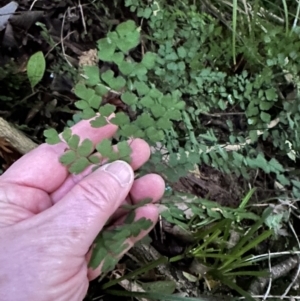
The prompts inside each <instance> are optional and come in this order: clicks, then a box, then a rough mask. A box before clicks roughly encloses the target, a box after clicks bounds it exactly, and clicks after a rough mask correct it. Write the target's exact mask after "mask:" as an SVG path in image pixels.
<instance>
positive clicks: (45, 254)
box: [0, 121, 164, 301]
mask: <svg viewBox="0 0 300 301" xmlns="http://www.w3.org/2000/svg"><path fill="white" fill-rule="evenodd" d="M116 130H117V128H116V126H114V125H111V124H109V125H106V126H104V127H102V128H100V129H95V128H91V127H90V124H89V122H88V121H82V122H80V123H78V124H77V125H75V126H74V127H73V129H72V131H73V133H74V134H78V135H79V136H80V137H81V138H82V140H83V139H85V138H88V139H91V140H92V141H93V143H94V144H97V143H98V142H100V141H101V140H102V139H104V138H110V137H112V136H113V135H114V133H115V132H116ZM130 145H131V148H132V160H131V161H132V162H131V164H130V166H129V165H128V164H127V163H123V162H120V161H118V162H115V163H112V165H110V168H107V166H106V169H105V168H100V169H98V170H96V171H95V172H93V173H92V172H91V169H87V170H86V171H84V172H83V173H82V174H79V175H76V176H74V175H70V174H68V172H67V169H66V168H65V167H64V166H62V165H61V164H60V163H59V161H58V158H59V156H60V155H61V154H62V153H63V152H64V149H65V148H66V145H65V144H64V143H60V144H57V145H54V146H50V145H47V144H43V145H41V146H39V147H38V148H36V149H35V150H33V151H31V152H30V153H28V154H26V155H25V156H23V157H22V158H21V159H20V160H18V161H17V162H16V163H15V164H13V165H12V166H11V167H10V168H9V169H8V170H7V171H6V172H5V173H4V174H3V175H2V176H1V177H0V246H1V248H0V267H1V269H0V300H6V301H10V300H14V301H18V300H22V301H23V300H30V301H35V300H37V301H44V300H47V301H48V300H49V301H50V300H51V301H53V300H56V301H59V300H61V301H64V300H66V301H72V300H82V299H83V298H84V296H85V294H86V292H87V289H88V284H89V281H90V280H92V279H94V278H95V277H97V276H98V275H100V273H101V269H100V267H98V268H97V269H96V270H90V269H89V268H88V260H89V258H90V255H91V253H90V251H89V250H90V247H91V245H92V243H93V241H94V239H95V237H96V236H97V234H98V233H99V232H100V230H101V229H102V227H103V226H104V225H105V224H106V222H107V221H108V220H109V219H110V220H113V221H114V224H120V223H121V222H122V219H124V214H125V212H123V211H122V210H121V209H120V208H119V207H120V206H121V205H122V204H124V203H125V202H126V203H129V202H130V203H132V204H136V203H137V202H139V200H142V199H144V198H151V199H152V200H153V203H155V202H157V201H158V200H159V199H160V198H161V197H162V195H163V191H164V182H163V180H162V178H161V177H159V176H158V175H155V174H149V175H146V176H144V177H142V178H139V179H137V180H134V174H133V171H134V170H136V169H138V168H139V167H141V166H142V165H143V164H144V163H145V162H146V161H147V160H148V159H149V156H150V149H149V146H148V145H147V143H146V142H145V141H143V140H141V139H135V140H133V141H132V142H131V144H130ZM109 169H112V171H109ZM117 174H119V175H121V176H122V177H123V178H124V180H126V181H125V182H126V184H122V185H121V184H120V183H119V182H118V180H117ZM140 217H146V218H148V219H151V220H152V221H153V223H155V222H156V221H157V217H158V212H157V208H156V206H155V205H154V204H148V205H145V206H143V207H140V208H139V209H137V211H136V218H137V219H138V218H140ZM146 234H147V232H146V231H144V232H142V233H141V234H140V235H139V237H136V238H131V239H129V241H128V243H129V245H130V246H132V245H133V244H134V243H135V242H136V241H137V240H139V239H141V238H142V237H144V236H145V235H146ZM120 256H121V255H120Z"/></svg>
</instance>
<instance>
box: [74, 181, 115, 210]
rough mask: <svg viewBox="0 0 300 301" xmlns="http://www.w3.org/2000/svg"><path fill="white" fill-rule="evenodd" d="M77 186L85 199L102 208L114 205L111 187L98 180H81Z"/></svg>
mask: <svg viewBox="0 0 300 301" xmlns="http://www.w3.org/2000/svg"><path fill="white" fill-rule="evenodd" d="M77 187H78V189H79V191H80V194H81V195H82V198H83V199H84V201H87V202H90V203H92V204H93V205H96V206H97V207H99V208H100V209H102V210H105V209H107V208H108V207H109V206H112V202H113V196H112V193H111V187H107V186H105V185H104V184H103V183H99V182H98V181H90V180H88V181H85V180H83V181H80V182H79V183H78V184H77Z"/></svg>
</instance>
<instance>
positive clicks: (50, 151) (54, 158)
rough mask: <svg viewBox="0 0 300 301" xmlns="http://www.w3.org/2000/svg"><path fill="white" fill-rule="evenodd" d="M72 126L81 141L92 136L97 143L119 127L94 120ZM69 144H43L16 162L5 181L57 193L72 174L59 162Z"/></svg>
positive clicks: (4, 175) (2, 177) (6, 174)
mask: <svg viewBox="0 0 300 301" xmlns="http://www.w3.org/2000/svg"><path fill="white" fill-rule="evenodd" d="M71 129H72V133H73V134H76V135H78V136H79V137H80V139H81V140H84V139H90V140H91V141H92V142H93V144H94V145H96V144H97V143H99V142H100V141H101V140H103V139H106V138H111V137H112V136H113V135H114V134H115V133H116V131H117V126H116V125H113V124H107V125H105V126H103V127H101V128H93V127H92V126H91V124H90V120H82V121H80V122H79V123H77V124H76V125H74V126H73V127H72V128H71ZM66 147H67V145H66V143H64V142H60V143H58V144H56V145H49V144H46V143H44V144H41V145H40V146H38V147H37V148H36V149H34V150H32V151H31V152H29V153H28V154H26V155H25V156H23V157H22V158H20V159H19V160H18V161H16V162H15V163H14V164H13V165H12V166H11V167H10V168H9V169H8V170H7V171H6V172H5V173H4V174H3V175H2V176H1V180H2V181H7V182H10V183H14V184H18V185H24V186H29V187H34V188H37V189H41V190H44V191H46V192H48V193H51V192H53V191H54V190H56V189H57V188H58V187H59V186H60V185H61V184H62V183H63V182H64V181H65V179H66V178H67V176H68V174H69V173H68V170H67V168H66V167H65V166H63V165H62V164H61V163H60V162H59V157H60V156H61V155H62V154H63V153H64V150H65V148H66Z"/></svg>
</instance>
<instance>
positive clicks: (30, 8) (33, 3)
mask: <svg viewBox="0 0 300 301" xmlns="http://www.w3.org/2000/svg"><path fill="white" fill-rule="evenodd" d="M37 1H38V0H34V1H33V2H32V4H31V5H30V7H29V10H32V9H33V7H34V5H35V3H36V2H37Z"/></svg>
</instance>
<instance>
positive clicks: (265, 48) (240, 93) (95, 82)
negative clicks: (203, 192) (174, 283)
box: [45, 0, 300, 291]
mask: <svg viewBox="0 0 300 301" xmlns="http://www.w3.org/2000/svg"><path fill="white" fill-rule="evenodd" d="M190 2H191V1H187V0H184V1H180V2H176V3H173V4H170V3H167V2H166V1H163V0H162V1H153V2H146V1H140V0H126V1H125V6H126V7H127V8H128V9H129V11H130V12H135V13H136V15H137V17H138V18H140V19H139V20H141V22H140V23H139V26H138V25H137V24H136V23H135V22H134V21H132V20H129V21H126V22H123V23H120V24H119V25H118V26H116V28H114V30H111V31H109V32H108V33H107V35H106V36H105V37H103V38H102V39H100V40H99V41H98V43H97V47H98V58H99V61H100V65H103V64H105V65H106V66H108V68H105V70H106V71H102V70H101V71H100V69H99V67H98V66H85V67H83V68H82V69H81V70H80V74H79V76H78V79H77V84H76V85H75V87H74V92H75V94H76V96H77V97H78V101H76V102H75V106H76V107H77V109H78V113H77V114H75V115H74V116H73V120H71V121H69V123H68V125H70V126H71V125H72V124H74V123H76V122H78V121H79V120H82V119H90V118H93V120H92V121H91V126H92V127H102V126H104V125H106V124H107V123H108V120H109V122H110V123H112V124H115V125H117V126H118V131H117V135H116V137H115V138H116V145H115V146H114V147H113V145H112V142H111V141H109V140H104V141H102V142H101V143H99V144H98V145H97V146H96V148H95V149H94V148H93V146H92V144H91V142H90V141H88V140H85V141H81V142H80V137H78V136H76V135H73V134H72V132H71V130H70V129H65V131H64V132H63V134H62V136H59V135H58V133H57V132H56V131H55V130H54V129H50V130H46V131H45V136H46V138H47V140H46V141H47V142H48V143H51V144H55V143H58V142H59V141H62V140H63V141H65V142H66V143H67V145H68V149H67V150H66V151H65V153H64V154H63V155H62V157H61V158H60V161H61V163H62V164H64V165H66V166H67V167H68V169H69V171H70V172H71V173H80V172H81V171H82V170H84V169H85V168H87V167H88V166H90V165H96V166H100V165H101V164H103V163H104V162H109V161H114V160H116V159H122V160H125V161H127V162H129V160H130V147H129V145H128V142H127V141H128V140H129V139H134V138H143V139H145V140H146V141H147V142H148V143H149V144H150V146H152V150H153V153H152V156H151V159H150V160H149V162H148V163H147V164H146V165H145V166H144V167H143V168H142V169H141V171H140V174H143V173H147V172H149V171H151V172H156V173H159V174H161V175H162V176H163V177H164V178H165V179H166V181H168V182H172V181H177V180H178V179H179V178H180V177H182V176H185V175H186V174H187V173H188V171H190V170H192V169H194V167H195V165H197V164H201V163H205V164H207V165H209V166H211V167H213V168H216V169H219V170H220V171H222V172H224V173H234V174H236V175H237V176H242V177H243V178H245V179H247V180H249V179H250V177H251V172H252V171H258V172H262V173H264V174H267V175H268V176H269V177H272V178H274V181H276V182H277V183H279V184H280V185H281V186H282V187H283V188H285V189H286V190H285V191H286V194H289V195H292V197H295V198H297V197H298V198H299V196H300V192H299V191H300V188H299V187H300V184H299V183H300V181H299V174H298V172H299V171H298V169H297V168H296V167H295V161H296V160H299V150H300V140H299V134H298V124H299V120H300V114H299V110H298V108H299V103H300V102H299V101H300V100H299V97H296V98H295V99H292V101H291V100H288V99H286V98H285V97H283V95H282V93H281V86H282V85H285V84H290V83H292V84H294V85H295V86H296V88H297V89H298V87H297V85H298V84H297V83H298V81H299V76H298V70H299V63H298V61H299V60H298V56H299V55H298V54H297V53H296V52H295V47H297V46H299V39H298V35H299V28H294V30H293V31H292V32H289V34H287V30H285V31H283V30H282V27H281V26H280V25H274V24H273V23H272V22H270V21H269V20H265V19H264V18H261V17H259V16H258V15H257V14H255V16H254V18H253V20H251V21H252V23H251V24H252V28H251V30H249V32H248V25H249V23H247V22H242V23H241V24H242V25H241V24H240V23H239V22H240V21H243V19H242V18H241V17H240V16H239V15H238V14H237V6H238V5H239V3H238V2H237V1H234V7H233V9H232V8H230V9H231V11H230V12H231V14H232V16H233V20H232V21H233V24H230V26H229V27H230V29H232V30H233V31H231V30H227V29H224V26H222V25H221V24H220V22H219V20H217V19H216V18H213V17H212V16H211V15H208V14H206V13H204V12H203V10H202V7H200V4H199V3H195V2H194V3H190ZM254 9H255V10H257V7H255V8H254ZM285 12H286V9H285ZM285 16H286V14H285ZM245 24H246V25H247V26H246V27H247V31H245V28H244V27H245ZM225 25H228V24H225ZM231 25H232V28H231ZM225 27H226V26H225ZM227 27H228V26H227ZM262 28H263V29H262ZM285 29H286V28H285ZM243 30H244V31H245V32H246V33H245V32H244V31H243ZM258 41H259V42H258ZM239 56H241V57H242V58H243V60H244V61H245V62H246V63H247V65H249V66H250V67H247V68H244V69H243V70H242V71H236V70H235V69H234V68H235V67H236V64H234V65H233V63H238V57H239ZM232 62H233V63H232ZM233 67H234V68H233ZM233 69H234V71H233ZM286 75H289V77H290V78H292V80H291V81H290V82H289V83H287V80H286V77H287V76H286ZM110 96H113V98H118V99H120V100H121V102H122V107H121V110H120V108H117V107H116V106H115V105H113V104H110V103H106V100H107V99H109V97H110ZM231 116H233V117H231ZM205 118H206V120H207V118H209V121H210V122H211V121H214V120H215V119H218V120H217V121H218V123H215V124H218V125H220V124H221V125H222V127H220V126H208V123H205V122H204V121H203V120H204V119H205ZM237 120H238V122H237ZM211 124H213V122H211ZM265 142H266V143H267V145H269V147H270V149H271V150H272V152H274V155H273V153H272V152H271V153H267V152H266V151H265V149H264V148H263V147H262V145H264V143H265ZM275 153H276V155H275ZM286 170H289V173H287V172H286ZM279 193H281V192H278V193H277V192H275V194H279ZM170 197H172V200H173V201H174V202H175V203H174V202H173V203H172V202H169V203H167V204H166V206H167V208H168V210H166V211H165V212H164V213H163V216H164V217H165V218H166V219H167V220H169V221H170V222H172V223H175V224H178V225H180V226H181V227H183V228H185V229H189V230H193V231H197V230H199V229H201V227H202V226H204V225H206V226H211V224H212V223H217V225H218V227H220V226H222V227H225V226H226V227H227V228H228V229H232V227H236V226H237V224H238V223H239V222H240V221H243V220H244V219H248V220H250V221H251V222H254V226H252V227H250V228H249V232H248V234H247V235H246V237H247V239H248V240H249V243H247V242H246V241H245V240H243V239H242V240H241V241H240V243H239V246H240V248H241V249H240V250H237V249H235V248H233V249H232V250H230V251H228V254H227V255H228V256H227V255H226V256H225V255H224V256H223V257H222V253H220V252H222V250H225V245H224V244H225V242H227V241H228V238H229V230H228V229H227V230H226V231H224V232H220V231H218V227H216V228H214V227H210V230H208V232H205V233H206V236H203V235H202V234H201V233H202V232H199V233H198V234H199V235H198V236H197V237H198V243H199V245H197V246H195V247H194V249H193V250H191V253H190V254H191V255H192V256H195V257H197V256H198V257H199V258H202V257H204V255H205V256H211V258H216V259H217V260H216V262H217V263H216V264H215V265H214V266H213V267H212V271H214V272H213V273H214V275H217V276H218V277H219V278H220V279H221V278H222V279H223V280H224V283H225V281H226V279H227V278H226V277H227V276H228V277H229V276H232V277H233V276H234V275H238V273H240V271H238V269H239V268H241V267H243V266H244V264H245V263H246V261H245V260H246V258H247V257H246V252H247V251H249V250H250V249H251V248H252V247H254V246H255V245H257V244H258V243H259V242H261V241H263V240H264V239H267V238H268V237H269V236H270V235H271V231H265V232H263V233H262V234H257V230H258V229H259V228H260V227H261V226H262V219H261V218H259V217H258V216H257V215H256V214H253V213H251V212H249V211H248V210H246V208H245V206H244V205H241V206H240V207H239V208H237V209H230V208H226V207H222V206H219V205H217V204H216V203H214V202H210V201H208V200H203V199H199V198H197V197H194V196H189V195H186V194H185V195H184V196H183V195H180V194H176V195H172V196H170ZM182 197H184V198H185V203H186V202H187V204H188V206H187V208H186V209H187V211H189V213H191V212H192V215H188V216H187V215H186V212H184V211H182V209H181V208H179V207H178V204H179V203H180V202H182ZM166 200H168V195H166ZM169 200H170V199H169ZM176 202H177V203H176ZM245 202H246V201H245ZM245 202H242V204H244V203H245ZM263 218H267V216H266V215H264V216H263ZM267 220H269V221H270V217H268V219H267ZM137 222H138V221H137ZM147 226H149V225H148V221H141V226H140V227H141V228H143V229H145V228H146V227H147ZM127 228H128V229H127ZM136 229H138V225H137V224H135V223H134V224H133V228H132V229H129V226H128V225H124V228H122V229H116V231H112V232H110V233H108V232H106V231H107V230H105V232H103V233H100V234H99V236H98V238H97V240H96V241H95V248H94V253H93V255H92V258H93V259H94V260H95V262H94V264H95V266H96V264H98V263H99V262H100V261H101V260H103V259H104V258H105V260H107V261H106V262H105V264H104V267H105V270H106V269H107V270H109V269H111V268H112V266H113V265H114V264H115V258H116V254H115V253H114V252H112V250H111V249H109V247H108V246H107V245H106V244H105V239H108V240H109V241H110V242H111V244H112V245H114V244H115V243H116V241H118V244H117V245H116V248H115V250H117V251H120V252H121V251H122V250H124V242H125V240H126V239H127V238H128V237H129V236H130V235H134V234H135V232H134V231H136ZM199 231H200V230H199ZM201 231H202V230H201ZM254 234H255V235H256V236H255V235H254ZM250 240H252V242H250ZM222 241H223V242H222ZM200 242H201V245H200ZM212 242H214V243H216V244H217V245H218V247H219V248H218V249H216V250H213V251H212V249H210V248H209V246H210V244H211V243H212ZM241 250H242V251H243V252H242V253H241V252H240V251H241ZM101 252H102V253H101ZM220 254H221V255H220ZM110 255H111V256H110ZM201 256H202V257H201ZM92 266H93V264H92ZM221 267H222V268H221ZM248 272H249V271H248ZM230 273H232V274H230ZM234 273H236V274H234ZM248 274H249V273H248ZM254 274H255V273H253V275H254ZM249 275H250V274H249ZM225 276H226V277H225ZM227 280H228V279H227ZM231 280H232V278H231ZM227 282H228V281H227ZM232 283H233V282H230V285H229V283H228V285H229V286H231V287H232V288H234V289H236V290H237V291H239V288H237V287H236V286H235V287H234V285H233V284H232Z"/></svg>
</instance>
